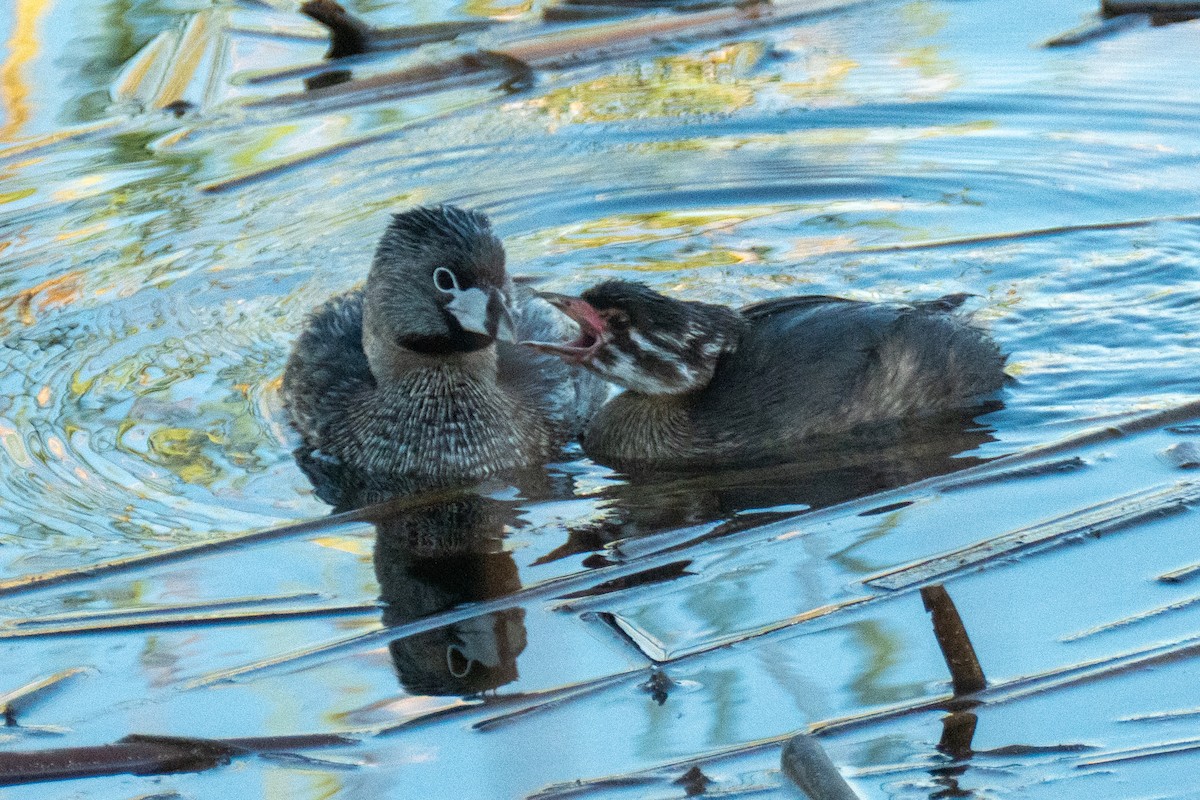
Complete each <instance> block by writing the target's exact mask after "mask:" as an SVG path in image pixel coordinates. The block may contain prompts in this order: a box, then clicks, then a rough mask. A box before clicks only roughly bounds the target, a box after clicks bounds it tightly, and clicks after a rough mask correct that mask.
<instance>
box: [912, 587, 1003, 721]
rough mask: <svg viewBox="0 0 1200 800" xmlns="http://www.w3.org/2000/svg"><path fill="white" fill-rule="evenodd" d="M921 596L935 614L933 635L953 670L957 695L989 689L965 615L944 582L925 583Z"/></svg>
mask: <svg viewBox="0 0 1200 800" xmlns="http://www.w3.org/2000/svg"><path fill="white" fill-rule="evenodd" d="M921 599H922V600H923V601H924V603H925V610H926V611H928V612H930V613H931V614H932V615H933V635H934V636H936V637H937V641H938V646H939V647H941V648H942V657H943V658H945V659H946V666H947V667H949V669H950V678H951V680H952V681H953V683H954V696H955V697H961V696H962V695H967V694H974V693H975V692H979V691H982V690H983V689H986V688H987V679H986V678H984V676H983V667H981V666H980V665H979V658H978V657H976V655H975V648H974V647H973V646H972V645H971V638H970V637H969V636H967V629H966V628H965V627H963V621H962V617H960V616H959V615H958V609H957V608H955V607H954V601H953V600H951V599H950V594H949V593H948V592H947V591H946V587H944V586H943V585H942V584H940V583H938V584H934V585H933V586H922V587H921Z"/></svg>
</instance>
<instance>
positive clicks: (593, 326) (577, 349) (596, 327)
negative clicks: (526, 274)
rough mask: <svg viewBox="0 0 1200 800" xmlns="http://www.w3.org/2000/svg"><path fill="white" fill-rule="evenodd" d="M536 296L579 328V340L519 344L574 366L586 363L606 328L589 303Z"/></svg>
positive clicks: (543, 294) (551, 295)
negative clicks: (554, 356)
mask: <svg viewBox="0 0 1200 800" xmlns="http://www.w3.org/2000/svg"><path fill="white" fill-rule="evenodd" d="M537 296H538V297H540V298H542V299H543V300H545V301H546V302H547V303H549V304H550V305H552V306H554V307H555V308H557V309H558V310H559V311H561V312H562V313H563V314H565V315H566V316H568V317H569V318H570V319H571V320H573V321H574V322H575V324H576V325H578V326H579V336H578V337H576V338H575V339H574V340H572V341H569V342H521V344H523V345H526V346H528V347H532V348H534V349H535V350H541V351H542V352H543V353H550V354H552V355H556V356H559V357H560V358H562V359H563V360H565V361H569V362H573V363H577V364H582V363H583V362H585V361H587V359H589V358H590V357H591V356H592V355H594V354H595V352H596V351H597V350H599V349H600V347H601V345H603V344H604V342H605V334H606V331H607V326H606V325H605V324H604V320H603V319H602V318H601V316H600V315H599V314H598V313H597V312H596V309H595V308H593V307H592V305H591V304H590V303H589V302H588V301H586V300H584V299H583V298H582V297H571V296H569V295H565V294H554V293H553V292H538V293H537Z"/></svg>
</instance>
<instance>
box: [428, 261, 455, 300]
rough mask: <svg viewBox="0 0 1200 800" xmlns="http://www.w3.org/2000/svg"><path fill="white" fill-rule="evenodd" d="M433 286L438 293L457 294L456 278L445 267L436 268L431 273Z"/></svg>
mask: <svg viewBox="0 0 1200 800" xmlns="http://www.w3.org/2000/svg"><path fill="white" fill-rule="evenodd" d="M433 285H434V286H436V287H437V290H438V291H439V292H446V293H447V294H449V293H450V292H457V291H460V290H459V286H458V276H457V275H455V274H454V273H453V272H451V271H450V270H448V269H446V268H445V267H438V268H437V269H435V270H434V271H433Z"/></svg>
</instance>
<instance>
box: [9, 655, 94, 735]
mask: <svg viewBox="0 0 1200 800" xmlns="http://www.w3.org/2000/svg"><path fill="white" fill-rule="evenodd" d="M94 671H95V670H93V669H90V668H88V667H72V668H71V669H64V670H62V671H61V672H56V673H54V674H53V675H48V676H46V677H44V678H38V679H37V680H33V681H30V682H29V683H27V684H25V685H24V686H21V687H20V688H17V689H13V690H12V691H11V692H5V693H4V694H3V695H0V713H3V715H4V725H6V726H8V727H12V726H15V725H17V724H19V723H18V720H17V717H18V716H19V715H20V714H22V713H24V712H26V711H28V710H29V709H30V708H32V707H33V706H35V705H36V704H37V703H38V702H39V701H40V700H43V699H45V698H46V697H49V696H50V695H52V694H53V693H54V692H56V691H58V690H59V689H61V688H62V686H63V684H64V683H66V682H67V681H69V680H71V679H72V678H75V677H77V676H79V675H84V674H87V673H91V672H94Z"/></svg>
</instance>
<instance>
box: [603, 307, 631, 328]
mask: <svg viewBox="0 0 1200 800" xmlns="http://www.w3.org/2000/svg"><path fill="white" fill-rule="evenodd" d="M600 316H601V318H602V319H603V320H604V322H605V324H607V325H608V327H610V328H628V327H629V315H628V314H626V313H625V312H624V311H617V310H616V309H611V310H608V311H602V312H600Z"/></svg>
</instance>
